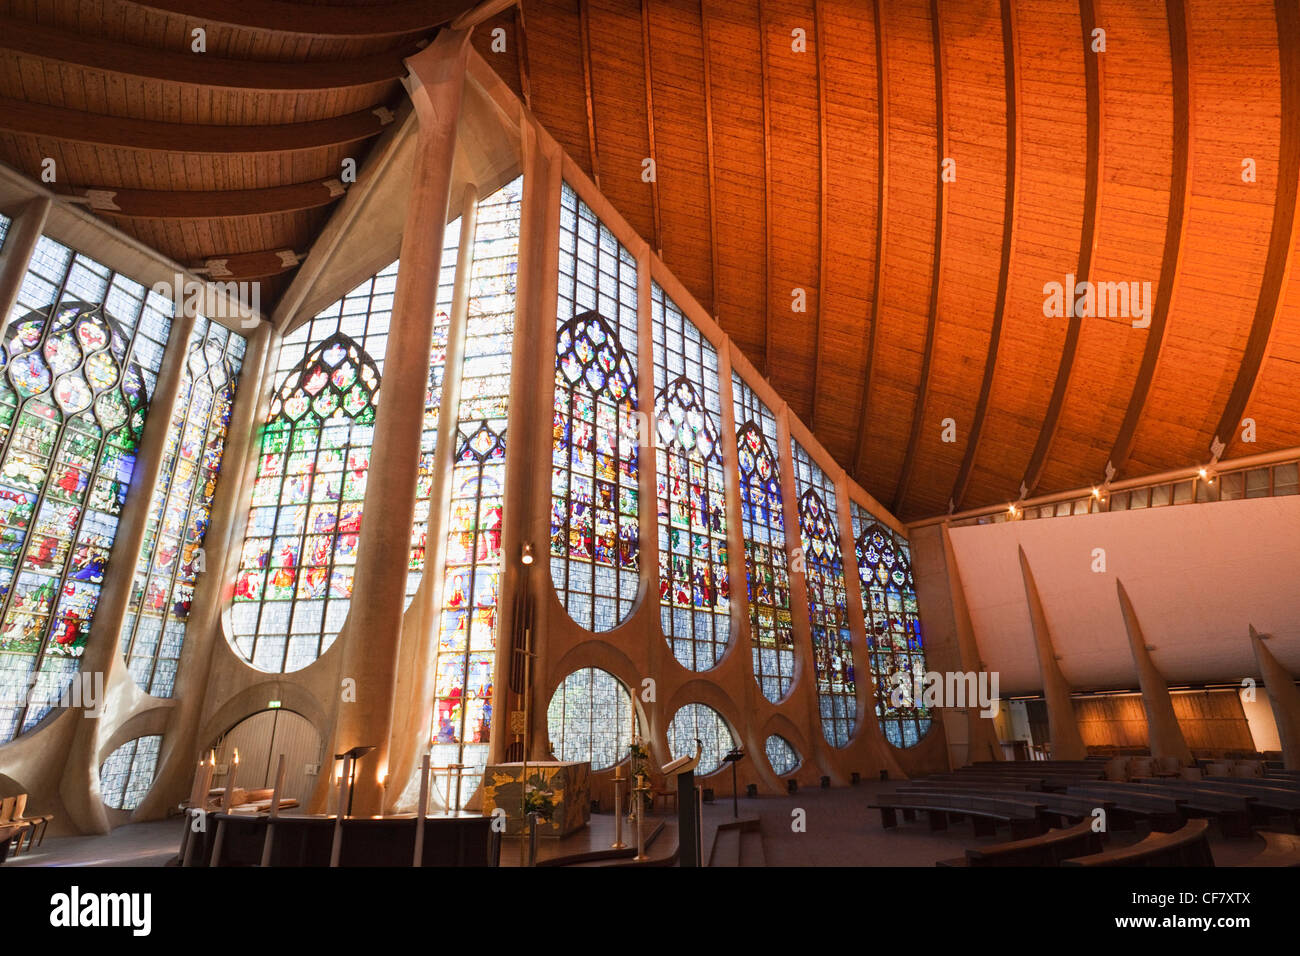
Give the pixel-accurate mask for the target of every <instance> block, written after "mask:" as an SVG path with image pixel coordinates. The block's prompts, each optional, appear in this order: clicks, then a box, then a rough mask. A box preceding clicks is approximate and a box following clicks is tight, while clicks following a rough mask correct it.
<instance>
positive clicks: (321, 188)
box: [76, 179, 346, 219]
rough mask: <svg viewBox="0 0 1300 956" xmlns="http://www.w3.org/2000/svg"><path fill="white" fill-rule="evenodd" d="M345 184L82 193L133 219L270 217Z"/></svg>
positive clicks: (309, 205) (336, 194) (322, 199)
mask: <svg viewBox="0 0 1300 956" xmlns="http://www.w3.org/2000/svg"><path fill="white" fill-rule="evenodd" d="M344 192H346V190H345V189H344V186H343V183H341V182H340V181H339V180H337V179H320V180H316V181H314V182H309V183H291V184H289V185H286V186H269V187H266V188H264V189H214V190H172V189H117V188H116V187H95V186H88V187H85V188H81V189H78V191H77V193H76V195H77V196H78V197H80V198H82V199H85V200H86V201H87V205H88V206H89V207H90V209H92V210H93V211H94V212H99V213H106V214H108V215H112V216H123V217H126V218H128V219H228V218H234V217H236V216H269V215H273V214H275V213H284V212H300V211H301V210H304V209H315V208H316V207H318V206H327V205H329V204H330V203H332V202H334V201H335V200H336V199H341V198H342V197H343V194H344Z"/></svg>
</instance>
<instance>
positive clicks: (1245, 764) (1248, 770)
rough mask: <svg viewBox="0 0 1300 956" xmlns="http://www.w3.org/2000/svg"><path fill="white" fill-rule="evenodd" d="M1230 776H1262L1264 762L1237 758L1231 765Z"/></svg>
mask: <svg viewBox="0 0 1300 956" xmlns="http://www.w3.org/2000/svg"><path fill="white" fill-rule="evenodd" d="M1232 776H1234V777H1262V776H1264V762H1263V761H1262V760H1238V761H1237V762H1236V763H1234V764H1233V765H1232Z"/></svg>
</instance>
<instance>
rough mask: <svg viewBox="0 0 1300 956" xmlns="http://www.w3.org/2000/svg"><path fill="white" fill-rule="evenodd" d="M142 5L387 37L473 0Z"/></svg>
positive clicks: (304, 31)
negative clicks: (377, 2) (359, 4)
mask: <svg viewBox="0 0 1300 956" xmlns="http://www.w3.org/2000/svg"><path fill="white" fill-rule="evenodd" d="M129 2H131V3H134V4H135V5H136V6H138V7H145V8H147V9H150V10H159V11H161V12H163V13H171V14H175V15H176V16H180V17H186V18H187V19H190V20H194V21H198V22H204V23H215V24H220V25H221V26H227V27H235V28H236V29H241V30H256V31H258V32H260V33H284V34H289V35H292V36H302V37H388V36H400V35H401V34H404V33H423V32H425V31H428V30H432V29H433V28H434V27H440V26H442V25H443V24H446V23H450V22H451V21H452V20H454V19H455V18H456V17H458V16H459V15H460V14H462V13H464V12H465V11H466V10H469V9H470V8H472V7H473V6H474V0H393V2H390V3H381V4H375V5H371V6H336V5H319V4H317V5H313V6H310V7H308V6H304V5H303V4H301V3H289V2H287V0H129Z"/></svg>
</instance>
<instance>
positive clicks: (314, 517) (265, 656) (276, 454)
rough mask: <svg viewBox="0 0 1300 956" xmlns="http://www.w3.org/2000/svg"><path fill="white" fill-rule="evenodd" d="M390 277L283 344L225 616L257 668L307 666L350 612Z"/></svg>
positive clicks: (392, 271) (358, 291) (363, 288)
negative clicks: (230, 603) (228, 610)
mask: <svg viewBox="0 0 1300 956" xmlns="http://www.w3.org/2000/svg"><path fill="white" fill-rule="evenodd" d="M396 281H397V263H396V262H394V263H393V264H392V265H390V266H389V267H388V268H386V269H384V270H383V271H382V272H380V273H379V274H378V275H376V276H375V277H374V278H372V279H367V280H366V281H365V282H363V283H361V285H359V286H357V287H356V288H355V289H353V290H352V291H351V292H349V293H348V294H347V295H346V296H344V297H343V298H342V299H339V300H338V301H336V302H335V303H333V304H332V305H331V306H330V307H329V308H327V309H325V310H324V311H323V312H321V313H320V314H318V315H317V316H316V317H315V318H313V319H312V320H311V321H309V322H305V323H304V324H302V325H301V326H299V327H298V328H297V329H295V330H294V331H293V332H291V333H290V334H289V335H287V336H285V339H284V341H283V343H282V344H281V347H280V355H279V360H278V363H277V366H278V368H277V379H276V388H275V392H274V397H273V398H272V400H271V409H270V413H269V415H268V417H267V421H266V425H265V426H264V427H263V429H262V436H261V448H260V453H259V458H258V463H257V477H256V480H255V482H254V485H253V500H252V506H251V509H250V510H249V515H248V530H247V531H246V533H245V538H244V546H243V550H242V552H241V554H240V559H239V571H238V573H237V575H236V577H235V594H234V600H233V606H232V607H231V612H230V624H231V632H232V634H233V642H232V643H233V646H234V648H235V651H236V652H237V653H238V654H239V656H240V657H242V658H243V659H244V660H246V661H248V662H249V663H250V664H252V665H253V667H256V668H257V669H258V670H262V671H267V672H270V673H287V672H289V671H295V670H299V669H301V668H303V667H306V666H307V665H308V664H310V663H311V662H312V661H314V660H316V659H317V658H318V657H319V656H320V655H321V654H324V653H325V651H327V650H328V649H329V647H330V645H331V644H333V643H334V639H335V638H336V637H338V633H339V629H340V628H341V627H342V626H343V621H344V620H345V619H346V618H347V613H348V607H349V606H350V604H351V602H352V578H353V571H354V569H355V567H356V560H357V541H358V536H359V535H360V533H361V510H362V502H363V501H364V499H365V494H366V475H367V473H368V472H369V470H370V449H371V445H372V444H373V443H374V430H375V429H374V426H375V409H376V406H377V404H378V400H379V383H380V378H381V376H382V374H383V361H384V352H385V350H386V348H387V344H388V327H389V322H390V321H391V317H392V308H393V290H394V288H395V287H396Z"/></svg>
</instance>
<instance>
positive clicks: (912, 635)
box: [851, 501, 931, 747]
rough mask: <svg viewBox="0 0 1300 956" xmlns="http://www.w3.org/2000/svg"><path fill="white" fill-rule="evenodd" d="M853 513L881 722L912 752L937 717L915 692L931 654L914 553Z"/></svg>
mask: <svg viewBox="0 0 1300 956" xmlns="http://www.w3.org/2000/svg"><path fill="white" fill-rule="evenodd" d="M851 513H852V518H853V540H854V547H855V550H856V551H857V557H858V577H859V578H860V579H861V581H862V615H863V617H864V618H865V619H866V624H867V654H868V656H869V658H870V660H871V675H872V677H874V678H875V684H876V716H877V717H878V718H879V720H880V728H881V730H883V731H884V734H885V739H886V740H888V741H889V742H890V743H891V744H893V745H894V746H895V747H911V746H913V745H915V744H916V743H918V742H919V741H920V739H921V738H922V737H924V736H925V735H926V733H927V732H928V731H929V729H930V720H931V714H930V708H928V707H926V706H924V704H922V703H920V702H918V701H917V700H916V699H915V697H916V695H915V688H916V687H919V686H922V682H923V681H924V680H925V651H924V650H923V649H922V647H921V617H920V615H919V614H918V613H917V610H916V590H915V588H914V587H913V586H912V557H911V553H910V549H909V548H908V546H907V540H906V539H905V538H903V537H902V536H901V535H899V534H896V533H895V532H894V531H893V530H892V529H890V528H886V527H885V526H884V525H882V524H881V523H880V522H878V521H876V520H875V519H874V518H872V516H871V515H870V514H869V513H868V512H867V511H866V510H865V509H864V508H862V507H861V506H859V505H858V503H857V502H856V501H855V502H853V503H852V508H851Z"/></svg>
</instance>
